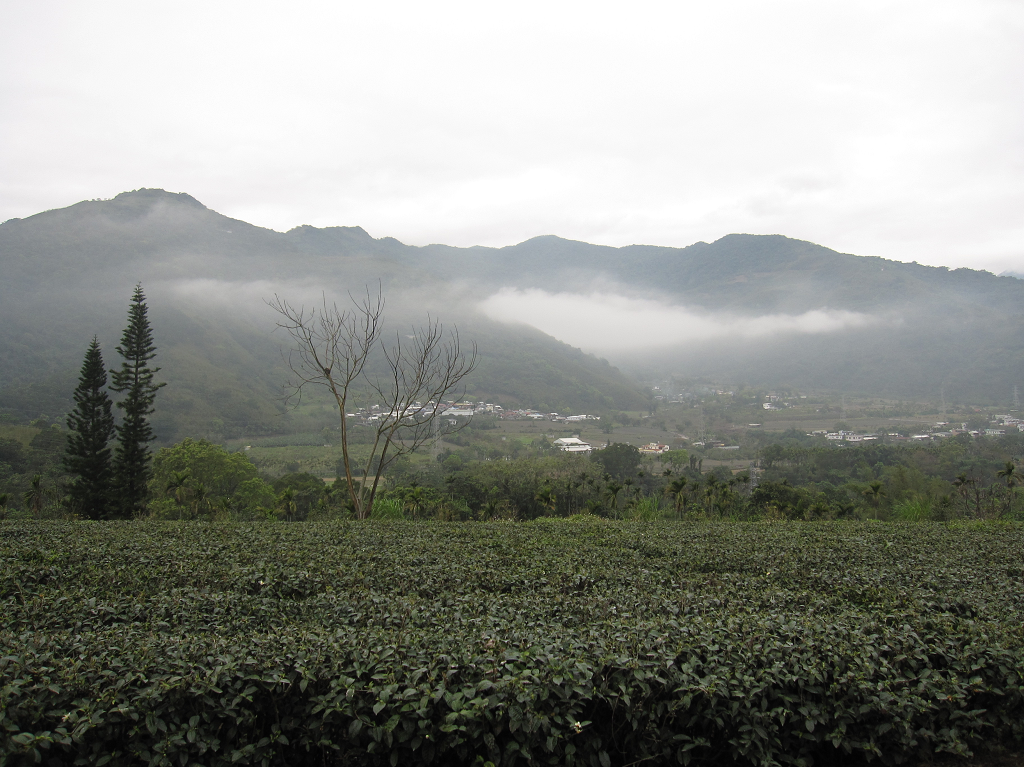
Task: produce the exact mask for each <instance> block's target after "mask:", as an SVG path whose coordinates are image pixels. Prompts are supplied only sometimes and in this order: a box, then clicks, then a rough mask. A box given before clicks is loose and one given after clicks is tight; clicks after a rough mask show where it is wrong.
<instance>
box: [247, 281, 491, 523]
mask: <svg viewBox="0 0 1024 768" xmlns="http://www.w3.org/2000/svg"><path fill="white" fill-rule="evenodd" d="M349 298H351V299H352V307H351V308H350V309H346V310H341V309H339V308H338V305H337V304H336V303H334V302H328V300H327V297H326V295H325V296H324V298H323V300H322V301H321V303H320V305H319V306H317V307H314V308H313V309H310V310H307V309H306V308H305V307H301V306H300V307H295V306H294V305H292V304H289V303H288V302H287V301H285V300H284V299H282V298H280V297H279V296H276V295H275V296H274V300H273V301H269V302H267V303H268V304H269V305H270V307H271V308H272V309H274V310H275V311H276V312H277V313H278V314H279V315H280V316H281V318H282V319H281V320H280V321H279V322H278V324H277V325H278V327H279V328H283V329H285V330H286V331H287V332H288V334H289V335H290V336H291V337H292V341H293V342H294V345H295V346H294V349H293V350H292V353H291V354H290V355H289V359H288V364H289V367H290V368H291V371H292V373H293V374H294V376H295V379H294V380H292V381H291V382H289V388H290V390H291V391H290V396H292V397H296V398H301V396H302V392H303V389H304V388H305V387H306V386H308V385H314V386H322V387H325V388H326V389H327V390H328V391H329V392H330V393H331V395H332V396H333V397H334V400H335V402H336V404H337V406H338V410H339V413H340V417H341V451H342V463H343V464H344V467H345V480H346V481H347V482H348V490H349V496H350V499H351V503H352V508H353V509H354V511H355V515H356V517H357V518H359V519H365V518H367V517H369V515H370V512H371V510H372V509H373V500H374V497H375V496H376V495H377V489H378V487H379V485H380V479H381V477H382V476H383V475H384V473H385V472H386V471H387V469H388V467H390V466H391V465H392V464H393V463H394V462H395V460H396V459H397V458H398V457H400V456H403V455H405V454H407V453H412V452H413V451H415V450H416V449H417V448H419V447H421V446H422V445H424V444H425V443H427V442H428V441H430V440H432V439H434V438H435V437H437V436H438V435H440V434H448V433H450V432H452V431H454V430H453V428H452V425H451V424H446V425H445V427H443V428H440V427H439V425H438V422H437V421H436V420H437V419H439V418H440V411H441V408H442V405H441V402H442V401H443V400H444V399H445V398H446V397H449V396H450V395H451V394H452V393H453V392H455V391H456V390H457V389H458V387H459V385H460V383H461V382H462V380H463V379H464V378H465V377H466V376H468V375H469V374H470V372H471V371H472V370H473V368H475V367H476V359H477V351H476V344H472V345H471V347H470V349H469V350H468V351H466V350H463V348H462V344H461V341H460V339H459V333H458V329H452V330H451V331H449V332H447V333H446V332H445V329H444V326H442V325H441V323H439V322H438V321H436V320H433V319H431V318H429V317H428V318H427V322H426V324H424V325H422V326H419V327H417V328H414V329H413V332H412V334H411V335H407V336H405V337H404V338H403V337H402V336H401V335H400V334H397V333H396V334H395V338H394V342H393V343H391V344H385V343H383V342H382V340H381V337H382V335H383V332H384V327H383V326H384V297H383V295H382V293H381V292H380V289H379V288H378V290H377V292H376V293H375V294H374V293H371V292H370V290H369V289H367V290H366V294H365V296H363V297H361V298H360V299H358V300H357V299H356V298H355V297H353V296H351V294H350V295H349ZM375 354H377V355H380V357H381V358H382V360H381V361H380V363H379V364H378V365H376V366H369V367H368V365H367V363H368V362H369V361H370V359H371V357H372V356H374V355H375ZM374 368H377V369H378V370H376V371H374ZM356 391H363V392H365V393H367V394H368V393H371V392H372V393H373V394H374V395H376V398H377V400H378V403H379V404H380V405H381V411H380V414H379V419H378V420H377V421H376V422H375V423H374V427H373V428H374V433H373V439H372V440H371V445H370V453H369V456H368V457H367V458H366V463H365V465H363V466H362V467H361V468H359V467H356V468H354V467H353V463H354V459H353V456H352V454H351V452H350V450H349V432H348V429H349V424H348V421H347V420H346V413H348V410H349V402H350V399H351V398H352V397H353V395H354V394H355V393H356ZM354 469H355V471H354ZM359 469H361V470H362V474H361V477H359V476H357V474H356V472H357V471H358V470H359ZM371 477H372V481H371V480H370V478H371Z"/></svg>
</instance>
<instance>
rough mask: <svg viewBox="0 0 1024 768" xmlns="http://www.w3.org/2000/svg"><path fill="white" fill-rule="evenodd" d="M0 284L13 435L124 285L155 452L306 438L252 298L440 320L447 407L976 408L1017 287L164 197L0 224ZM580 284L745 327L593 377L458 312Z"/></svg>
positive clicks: (568, 351)
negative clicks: (473, 359) (744, 397)
mask: <svg viewBox="0 0 1024 768" xmlns="http://www.w3.org/2000/svg"><path fill="white" fill-rule="evenodd" d="M0 269H2V274H3V280H2V281H0V324H2V327H3V332H2V334H0V410H3V411H6V412H8V413H10V414H12V415H13V416H14V417H16V418H17V419H20V420H25V419H30V418H34V417H36V416H38V415H39V414H40V413H46V414H48V415H50V416H51V417H52V416H54V415H56V414H59V413H62V412H65V411H66V410H67V403H68V400H67V398H68V396H69V394H70V391H71V389H72V388H73V381H74V375H75V372H76V371H77V368H78V365H79V364H80V362H81V356H82V354H83V352H84V349H85V347H86V345H87V344H88V342H89V339H90V338H91V337H92V335H93V334H94V333H95V334H98V336H99V338H100V341H101V343H102V344H103V345H104V347H105V348H106V349H112V347H113V345H114V344H115V343H116V339H117V337H118V335H119V333H120V329H121V327H122V325H123V320H124V317H123V316H124V312H125V309H126V306H127V299H128V297H129V296H130V295H131V291H132V288H133V286H134V285H135V283H136V282H139V281H141V282H142V283H143V286H144V288H145V290H146V294H147V296H148V297H149V299H150V307H151V315H152V318H153V323H154V330H155V333H156V340H157V344H158V349H159V357H158V360H157V362H158V363H159V364H160V365H161V366H162V367H163V371H162V376H163V377H164V379H165V380H166V381H168V383H169V386H168V387H167V388H166V390H164V391H163V392H162V393H161V399H160V408H159V410H158V413H157V414H156V424H157V427H158V430H159V432H160V434H161V437H162V438H164V439H174V438H180V437H181V436H183V435H185V434H192V435H197V436H208V437H211V438H216V437H218V436H220V437H224V436H232V435H234V436H238V435H243V434H268V433H280V432H288V431H293V430H297V429H304V430H305V429H310V428H312V427H315V426H316V425H315V424H313V423H309V421H310V419H312V420H313V421H316V419H319V418H321V417H320V416H319V415H315V414H314V411H308V410H307V411H304V412H288V411H286V409H285V408H284V407H283V405H282V403H281V402H280V401H279V399H278V398H279V395H280V386H281V383H282V381H283V380H284V374H285V366H284V364H283V358H282V354H281V351H282V346H283V345H284V342H285V339H284V337H283V334H280V333H275V332H274V321H275V318H274V315H273V313H272V312H271V311H270V310H269V308H268V307H267V306H266V304H265V301H266V300H267V299H270V298H272V297H273V296H274V295H275V294H280V295H282V296H284V297H286V298H288V299H290V300H292V301H296V302H300V303H301V302H307V303H308V302H312V301H316V300H319V299H320V298H322V297H323V296H324V295H327V296H328V297H329V298H332V299H333V298H340V299H342V300H346V294H347V293H348V292H350V291H355V292H357V293H358V292H362V291H364V290H365V289H366V286H371V287H376V286H377V285H379V286H380V288H381V290H382V291H383V293H384V294H385V296H386V297H387V298H388V319H389V321H390V323H391V324H390V326H389V327H390V331H392V332H396V333H403V332H406V331H404V330H403V329H408V327H409V325H410V324H411V323H416V322H422V321H423V320H424V319H425V318H426V317H427V315H428V314H429V315H430V316H432V317H435V318H438V319H440V320H441V321H442V322H445V323H446V324H448V325H449V326H450V325H451V324H453V323H456V324H458V327H459V329H460V332H461V333H462V335H463V338H464V339H468V340H475V341H476V342H477V343H478V346H479V349H480V365H479V367H478V369H477V371H476V372H475V373H474V375H473V377H472V378H471V380H470V381H469V382H468V392H469V394H470V395H471V396H473V397H475V398H478V399H483V400H489V401H497V402H505V403H508V404H509V405H524V406H531V407H535V408H540V409H543V410H559V411H575V412H591V413H593V412H603V411H604V410H606V409H611V408H615V409H618V410H623V409H638V408H643V407H645V405H646V403H647V395H646V394H645V392H644V390H643V388H642V387H640V386H639V385H638V384H637V383H636V381H635V380H634V379H632V378H630V377H629V376H626V375H623V374H622V373H621V372H620V371H619V370H618V369H617V368H616V367H615V366H616V365H618V366H620V367H622V368H623V370H626V371H627V372H629V373H631V374H632V375H636V376H639V377H641V378H658V377H668V376H673V375H679V374H682V375H684V376H687V377H706V378H711V379H714V380H717V381H720V382H722V383H728V384H730V385H736V386H742V385H744V384H746V385H756V386H765V387H774V386H788V387H794V388H805V389H806V388H819V389H830V390H836V391H847V392H867V393H872V394H875V395H879V396H891V397H899V398H931V399H938V398H939V396H940V393H941V394H942V395H943V396H944V397H946V398H947V399H949V400H951V401H952V400H959V401H960V402H981V403H992V404H1003V403H1007V402H1008V401H1009V399H1010V397H1011V393H1012V391H1013V386H1014V385H1015V384H1018V383H1024V354H1022V353H1024V348H1022V345H1024V314H1022V311H1021V307H1024V281H1020V280H1018V279H1016V278H1014V277H1009V276H1003V277H997V276H995V275H992V274H989V273H987V272H978V271H974V270H968V269H959V270H952V271H950V270H946V269H941V268H934V267H926V266H922V265H917V264H903V263H900V262H897V261H891V260H886V259H882V258H878V257H864V256H854V255H850V254H842V253H837V252H835V251H832V250H830V249H828V248H824V247H822V246H819V245H815V244H813V243H807V242H802V241H797V240H793V239H790V238H786V237H783V236H780V235H771V236H753V235H729V236H726V237H723V238H721V239H720V240H717V241H716V242H713V243H696V244H693V245H690V246H688V247H685V248H667V247H657V246H648V245H633V246H627V247H623V248H611V247H606V246H598V245H590V244H587V243H580V242H575V241H569V240H564V239H561V238H558V237H553V236H542V237H536V238H533V239H531V240H528V241H526V242H524V243H520V244H518V245H514V246H509V247H506V248H484V247H474V248H454V247H450V246H445V245H429V246H424V247H415V246H407V245H404V244H402V243H400V242H399V241H397V240H395V239H393V238H389V237H381V238H374V237H371V236H370V235H369V234H367V233H366V232H365V231H363V230H362V229H360V228H359V227H328V228H315V227H310V226H301V227H296V228H295V229H292V230H290V231H288V232H283V233H282V232H275V231H272V230H268V229H263V228H260V227H256V226H253V225H251V224H248V223H246V222H243V221H238V220H236V219H231V218H228V217H226V216H223V215H221V214H219V213H217V212H215V211H212V210H210V209H209V208H207V207H205V206H204V205H203V204H202V203H200V202H199V201H197V200H195V199H194V198H192V197H190V196H189V195H186V194H173V193H169V192H164V191H162V190H137V191H134V192H126V193H122V194H121V195H118V196H117V197H116V198H114V199H112V200H96V201H86V202H81V203H78V204H76V205H72V206H70V207H68V208H64V209H59V210H54V211H47V212H44V213H40V214H37V215H35V216H32V217H29V218H26V219H15V220H11V221H8V222H5V223H3V224H2V225H0ZM595 286H597V287H600V288H601V290H605V291H617V292H619V293H621V294H623V295H630V296H640V297H649V298H651V299H653V300H657V301H659V302H662V303H663V304H665V305H666V306H683V307H685V308H686V309H687V310H688V311H690V312H692V313H694V316H695V317H710V318H718V319H722V318H726V319H728V321H729V322H741V321H749V322H750V323H754V324H755V325H757V326H758V327H761V328H763V329H764V330H765V332H764V333H760V334H755V335H751V334H747V335H744V334H739V333H737V334H732V335H730V334H724V335H718V336H716V337H715V338H703V337H700V336H699V335H698V334H694V335H693V337H692V338H690V337H688V334H687V329H686V328H682V329H680V334H681V337H682V340H681V341H679V342H678V343H674V344H670V345H666V346H664V347H662V348H658V349H655V350H652V349H650V348H639V347H638V348H636V349H632V350H626V351H621V352H619V353H617V354H615V355H611V354H606V355H605V356H606V357H609V358H610V363H611V364H608V363H606V362H605V361H603V360H601V359H600V358H599V357H597V356H595V355H591V354H587V353H586V351H585V350H584V351H581V350H579V349H576V348H573V347H571V346H569V345H566V344H563V343H561V342H559V341H558V340H556V339H555V338H552V337H551V336H548V335H545V334H543V333H541V332H540V331H537V330H536V329H533V328H531V327H530V326H529V325H526V324H523V325H509V324H504V323H499V322H495V321H493V320H490V319H487V318H486V317H485V316H484V315H483V314H482V313H481V312H479V311H478V308H477V307H478V304H479V302H480V301H482V300H483V299H485V298H487V297H488V296H490V295H491V294H493V293H494V292H495V291H498V290H499V289H501V288H515V289H530V288H537V289H543V290H546V291H550V292H556V293H557V292H565V291H575V292H577V293H586V292H588V291H592V290H595V289H596V288H595ZM814 312H845V313H852V314H851V315H850V316H855V317H857V318H860V319H862V320H863V322H859V323H857V324H851V325H846V326H843V327H839V328H836V329H835V330H832V331H830V332H827V333H826V332H821V333H805V334H792V333H786V332H785V326H786V323H787V321H788V320H789V319H791V318H793V317H802V316H803V313H814ZM523 319H524V320H526V321H529V320H530V318H529V317H526V318H523ZM775 326H779V327H780V328H781V330H780V331H779V332H778V333H775V332H774V329H775ZM302 419H306V421H305V422H303V421H302ZM300 422H301V423H300Z"/></svg>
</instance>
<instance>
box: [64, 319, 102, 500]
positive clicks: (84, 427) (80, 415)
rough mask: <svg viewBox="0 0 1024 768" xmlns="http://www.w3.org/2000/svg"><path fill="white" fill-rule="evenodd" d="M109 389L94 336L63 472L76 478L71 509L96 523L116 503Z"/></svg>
mask: <svg viewBox="0 0 1024 768" xmlns="http://www.w3.org/2000/svg"><path fill="white" fill-rule="evenodd" d="M106 388H107V369H106V368H105V367H104V365H103V354H102V353H101V352H100V344H99V342H98V341H97V340H96V337H95V336H93V339H92V343H91V344H90V345H89V348H88V349H87V350H86V352H85V361H84V362H83V363H82V372H81V374H80V375H79V377H78V387H77V388H76V389H75V394H74V400H75V408H74V410H73V411H72V412H71V414H70V415H69V416H68V421H67V424H68V430H69V434H68V444H67V449H66V451H65V453H64V468H65V469H66V470H67V472H68V473H69V474H71V475H72V476H73V477H72V481H71V486H70V488H69V496H70V499H71V504H72V508H73V509H74V511H76V512H78V513H79V514H80V515H82V516H83V517H87V518H91V519H93V520H102V519H105V518H107V517H109V516H110V512H111V502H112V501H113V499H112V498H111V482H112V477H113V474H112V473H113V466H112V463H111V454H110V446H109V443H110V440H111V439H112V438H113V437H114V416H113V414H112V413H111V410H110V409H111V402H110V396H109V395H108V394H107V391H106Z"/></svg>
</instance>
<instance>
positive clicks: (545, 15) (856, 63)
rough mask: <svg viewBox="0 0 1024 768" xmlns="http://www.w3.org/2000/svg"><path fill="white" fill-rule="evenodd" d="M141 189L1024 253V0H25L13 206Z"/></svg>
mask: <svg viewBox="0 0 1024 768" xmlns="http://www.w3.org/2000/svg"><path fill="white" fill-rule="evenodd" d="M138 187H162V188H164V189H168V190H171V191H175V192H188V193H190V194H192V195H193V196H195V197H196V198H198V199H199V200H200V201H202V202H203V203H205V204H206V205H208V206H209V207H211V208H213V209H215V210H217V211H220V212H221V213H224V214H227V215H229V216H233V217H236V218H239V219H244V220H246V221H250V222H252V223H254V224H259V225H262V226H266V227H272V228H274V229H278V230H286V229H289V228H291V227H293V226H296V225H299V224H313V225H317V226H328V225H336V224H341V225H359V226H362V227H364V228H365V229H366V230H367V231H368V232H370V234H372V235H374V236H376V237H381V236H385V235H390V236H393V237H397V238H398V239H400V240H402V241H404V242H407V243H411V244H416V245H422V244H427V243H433V242H443V243H448V244H451V245H473V244H482V245H508V244H512V243H516V242H520V241H522V240H525V239H527V238H530V237H533V236H535V235H542V234H556V235H560V236H562V237H568V238H573V239H578V240H585V241H588V242H594V243H604V244H609V245H624V244H629V243H653V244H658V245H674V246H682V245H688V244H690V243H693V242H695V241H698V240H705V241H711V240H715V239H717V238H719V237H722V236H723V235H726V234H728V233H731V232H749V233H757V234H766V233H780V234H785V235H789V236H791V237H796V238H800V239H805V240H811V241H814V242H817V243H821V244H822V245H826V246H829V247H831V248H835V249H837V250H840V251H846V252H852V253H860V254H871V255H879V256H885V257H887V258H893V259H899V260H902V261H911V260H917V261H919V262H922V263H927V264H945V265H949V266H965V265H966V266H973V267H978V268H985V269H991V270H993V271H996V272H999V271H1002V270H1004V269H1015V270H1020V271H1024V2H983V1H979V0H971V2H960V3H946V2H936V1H935V0H928V2H875V3H864V2H847V3H843V2H828V3H824V2H819V1H818V0H814V1H813V2H765V1H764V0H760V1H759V2H737V3H728V2H717V1H716V2H710V1H709V0H706V1H705V2H700V3H697V2H693V3H681V2H672V3H652V4H646V5H638V4H637V3H629V4H626V3H617V4H601V3H594V2H587V3H582V2H581V3H562V4H551V3H537V4H529V3H523V2H517V3H506V4H504V5H500V6H499V5H498V4H494V3H479V2H474V3H464V4H461V3H423V2H417V3H409V4H400V3H390V4H384V3H367V2H360V3H351V4H343V3H339V2H331V3H314V2H306V3H284V2H276V3H258V2H252V1H251V0H247V1H246V2H244V3H231V2H222V1H221V2H216V3H209V2H202V3H192V2H183V1H182V0H175V2H173V3H171V2H166V3H161V2H145V3H138V2H134V1H133V2H109V1H108V2H87V3H83V2H68V3H58V2H46V1H45V0H26V1H24V2H19V1H12V0H6V2H3V3H2V4H0V220H4V219H8V218H12V217H24V216H27V215H31V214H33V213H36V212H38V211H41V210H45V209H48V208H57V207H63V206H66V205H70V204H72V203H74V202H77V201H79V200H83V199H90V198H97V197H111V196H113V195H115V194H117V193H118V192H121V191H124V190H127V189H134V188H138Z"/></svg>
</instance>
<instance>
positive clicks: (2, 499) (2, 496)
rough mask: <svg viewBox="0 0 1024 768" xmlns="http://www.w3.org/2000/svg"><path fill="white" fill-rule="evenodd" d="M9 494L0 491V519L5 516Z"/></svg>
mask: <svg viewBox="0 0 1024 768" xmlns="http://www.w3.org/2000/svg"><path fill="white" fill-rule="evenodd" d="M8 498H9V496H8V495H7V494H6V493H0V520H3V519H4V518H6V517H7V500H8Z"/></svg>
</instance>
